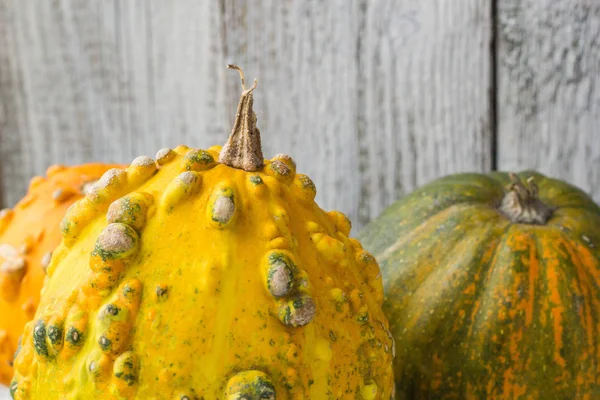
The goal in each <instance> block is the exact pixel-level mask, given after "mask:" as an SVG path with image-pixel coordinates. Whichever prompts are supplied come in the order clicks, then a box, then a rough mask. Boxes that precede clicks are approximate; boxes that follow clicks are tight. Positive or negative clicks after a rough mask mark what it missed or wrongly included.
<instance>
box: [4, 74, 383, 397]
mask: <svg viewBox="0 0 600 400" xmlns="http://www.w3.org/2000/svg"><path fill="white" fill-rule="evenodd" d="M242 78H243V77H242ZM242 82H243V80H242ZM255 87H256V83H255V85H254V86H253V87H252V88H250V89H247V90H244V92H243V93H242V96H241V100H240V105H239V107H238V113H237V115H236V122H235V125H234V128H233V132H232V134H231V136H230V138H229V141H228V143H227V144H226V145H225V146H224V147H223V148H222V149H221V148H220V147H219V146H215V147H211V148H209V149H208V150H199V149H190V148H188V147H185V146H179V147H177V148H175V149H174V150H170V149H163V150H161V151H159V153H158V154H157V157H156V160H152V159H150V158H148V157H139V158H137V159H135V160H134V161H133V162H132V163H131V165H130V166H129V167H128V168H127V169H125V170H120V169H113V170H110V171H109V172H107V173H106V174H105V175H104V176H103V177H102V179H101V180H100V181H99V182H98V183H97V184H96V187H95V188H94V189H93V190H92V192H91V193H90V194H88V195H87V196H86V197H85V198H84V199H82V200H81V201H79V202H78V203H76V204H75V205H74V206H73V207H72V208H71V209H70V210H69V212H68V213H67V216H66V217H65V219H64V220H63V224H62V230H63V234H64V239H63V243H62V244H61V245H60V247H59V248H58V250H57V251H56V252H55V255H54V256H53V259H52V262H51V264H50V266H49V267H48V275H49V277H50V278H49V280H48V282H47V284H46V285H45V287H44V290H43V293H42V298H41V303H40V307H39V309H38V311H37V313H36V315H35V318H34V320H33V321H32V322H31V323H30V324H28V325H27V326H26V328H25V331H24V334H23V338H22V345H21V348H20V349H19V351H18V354H17V357H16V360H15V370H16V373H15V376H14V379H13V381H12V383H11V392H12V393H13V396H14V398H15V399H18V400H21V399H27V400H50V399H144V400H151V399H177V400H193V399H196V400H199V399H203V400H209V399H227V400H242V399H247V400H253V399H256V400H259V399H260V400H267V399H277V400H286V399H365V400H367V399H368V400H374V399H385V400H387V399H389V398H390V396H391V395H392V390H393V389H392V387H393V373H392V358H393V351H394V350H393V339H392V337H391V335H390V333H389V332H388V321H387V319H386V318H385V316H384V315H383V313H382V311H381V303H382V298H383V295H382V284H381V277H380V274H379V268H378V266H377V263H376V262H375V260H374V258H373V257H372V256H371V255H370V254H369V253H367V252H366V251H364V250H363V249H362V247H361V245H360V243H359V242H358V241H356V240H354V239H350V238H348V234H349V232H350V221H349V220H348V219H347V218H346V217H345V216H344V215H343V214H341V213H339V212H336V211H332V212H324V211H323V210H321V209H320V208H319V207H318V206H317V204H316V203H315V202H314V198H315V194H316V190H315V185H314V184H313V182H312V181H311V180H310V179H309V178H308V177H307V176H305V175H301V174H297V173H296V166H295V164H294V162H293V160H292V159H291V158H290V157H289V156H285V155H279V156H275V157H274V158H272V159H271V160H264V159H263V156H262V150H261V148H260V134H259V131H258V129H257V128H256V116H255V114H254V112H253V111H252V91H253V89H254V88H255Z"/></svg>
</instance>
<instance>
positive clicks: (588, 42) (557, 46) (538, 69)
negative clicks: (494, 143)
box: [498, 0, 600, 201]
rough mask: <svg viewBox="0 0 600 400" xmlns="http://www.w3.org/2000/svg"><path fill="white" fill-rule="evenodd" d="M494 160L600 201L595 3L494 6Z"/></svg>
mask: <svg viewBox="0 0 600 400" xmlns="http://www.w3.org/2000/svg"><path fill="white" fill-rule="evenodd" d="M498 7H499V8H498V17H499V18H498V99H499V100H498V101H499V102H498V104H499V109H498V116H499V119H498V121H499V125H498V149H499V153H498V162H499V167H500V169H503V170H521V169H526V168H534V169H539V170H540V171H541V172H543V173H546V174H549V175H551V176H554V177H558V178H562V179H566V180H568V181H570V182H572V183H574V184H576V185H577V186H579V187H581V188H583V189H584V190H586V191H588V192H589V193H591V194H592V195H593V197H594V198H595V199H596V201H600V128H599V127H600V57H599V55H598V54H599V52H600V2H598V1H596V0H572V1H556V0H525V1H521V0H499V1H498Z"/></svg>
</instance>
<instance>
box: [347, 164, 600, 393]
mask: <svg viewBox="0 0 600 400" xmlns="http://www.w3.org/2000/svg"><path fill="white" fill-rule="evenodd" d="M519 175H520V177H521V179H522V180H525V179H526V178H528V177H530V176H535V182H536V183H537V185H538V186H539V197H540V199H541V200H542V201H543V202H544V203H545V204H547V205H549V206H551V207H553V208H554V212H553V215H552V217H551V218H550V219H549V220H548V221H547V223H546V224H545V225H542V226H540V225H537V226H536V225H524V224H513V223H511V222H510V221H509V220H508V219H507V218H506V216H504V215H503V214H502V213H501V212H499V211H498V207H499V206H500V204H501V202H502V198H503V196H504V194H505V188H506V187H507V185H508V184H509V178H508V175H507V174H504V173H492V174H487V175H483V174H481V175H480V174H459V175H453V176H448V177H446V178H443V179H439V180H437V181H435V182H432V183H430V184H428V185H426V186H424V187H422V188H421V189H419V190H417V191H415V192H414V193H412V194H411V195H409V196H407V197H405V198H403V199H401V200H400V201H398V202H396V203H395V204H393V205H392V206H391V207H389V208H388V209H387V210H386V211H385V212H384V213H383V214H382V215H381V216H380V217H379V218H377V219H376V220H375V221H374V222H372V223H371V224H370V225H369V226H367V227H366V228H365V229H364V230H363V232H361V234H360V235H359V240H360V241H361V242H362V243H363V245H364V247H365V249H367V250H368V251H369V252H371V253H372V254H373V255H375V257H376V258H377V259H378V261H379V264H380V266H381V270H382V274H383V278H384V291H385V303H384V311H385V312H386V314H387V316H388V318H389V319H390V324H391V330H392V334H393V335H394V338H395V340H396V358H395V372H396V383H397V389H398V394H399V398H400V399H464V398H466V399H471V398H472V399H505V398H506V399H597V398H600V250H599V249H600V208H599V207H598V206H597V205H596V204H595V203H594V202H593V201H592V200H591V199H590V198H589V197H588V196H587V195H586V194H585V193H584V192H582V191H581V190H579V189H577V188H575V187H573V186H571V185H569V184H567V183H564V182H561V181H558V180H553V179H550V178H547V177H544V176H543V175H540V174H537V173H534V172H524V173H521V174H519Z"/></svg>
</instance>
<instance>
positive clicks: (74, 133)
mask: <svg viewBox="0 0 600 400" xmlns="http://www.w3.org/2000/svg"><path fill="white" fill-rule="evenodd" d="M212 3H213V2H196V1H193V0H189V1H178V2H177V6H172V3H169V2H158V1H154V2H145V1H112V2H89V1H85V0H72V1H53V2H43V3H38V2H37V1H32V0H26V1H19V0H1V1H0V4H2V6H1V7H2V8H0V10H2V12H0V21H1V22H2V23H1V24H0V25H2V28H0V29H4V30H5V31H6V32H7V35H6V36H5V35H2V36H3V39H0V74H1V75H0V76H2V86H1V88H0V96H1V97H2V100H3V102H2V103H3V108H4V110H5V111H4V112H3V113H2V115H3V118H4V120H3V121H2V125H1V126H2V129H1V130H0V134H1V135H2V136H1V138H2V146H1V149H0V155H1V156H2V160H3V161H2V164H3V168H4V169H3V171H2V175H3V180H4V181H6V182H10V183H11V187H10V188H9V189H7V190H6V191H5V193H4V203H5V204H7V205H11V204H14V203H15V201H16V200H17V199H19V198H20V197H21V196H22V195H23V194H24V193H25V190H26V186H27V181H28V180H29V178H31V177H32V176H34V175H36V174H42V173H44V171H45V168H46V167H47V166H49V165H51V164H53V163H61V164H75V163H81V162H85V161H92V160H93V161H107V162H108V161H110V162H128V161H130V160H131V159H133V158H134V157H135V156H136V155H139V154H148V155H150V156H153V155H154V154H155V153H156V151H157V150H158V149H160V148H161V147H165V146H176V145H177V144H180V143H184V142H185V143H189V144H191V145H197V146H208V145H209V144H210V143H212V142H214V139H216V138H217V137H218V138H219V139H220V138H221V137H222V130H223V129H225V128H226V118H225V114H224V112H223V111H224V110H223V107H217V104H223V102H224V101H223V98H224V91H223V90H220V88H221V86H219V85H218V81H217V80H215V79H214V77H215V76H218V75H219V74H220V75H221V76H222V75H223V73H222V72H221V71H222V70H223V67H222V65H223V64H224V60H223V58H222V57H221V56H220V53H219V54H216V55H215V54H214V53H215V51H217V49H218V48H219V44H218V43H215V42H214V40H216V39H218V31H217V30H216V29H217V22H218V8H217V7H216V6H213V5H212ZM211 29H214V30H215V31H214V32H211ZM208 94H210V95H208Z"/></svg>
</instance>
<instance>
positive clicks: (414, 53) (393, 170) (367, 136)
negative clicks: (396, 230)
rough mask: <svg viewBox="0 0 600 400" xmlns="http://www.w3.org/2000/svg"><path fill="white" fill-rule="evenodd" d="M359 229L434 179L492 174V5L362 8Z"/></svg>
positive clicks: (392, 2)
mask: <svg viewBox="0 0 600 400" xmlns="http://www.w3.org/2000/svg"><path fill="white" fill-rule="evenodd" d="M367 4H368V6H366V12H365V15H366V18H367V19H366V23H365V28H364V31H363V32H361V33H362V34H363V40H362V43H363V44H362V46H361V51H360V55H359V62H360V67H361V68H360V70H361V76H360V78H359V82H361V87H360V92H361V93H362V95H361V97H360V105H359V108H358V109H359V120H358V127H359V136H358V138H359V144H358V146H359V154H360V160H361V175H360V179H361V187H360V189H361V192H360V193H361V198H360V203H359V210H360V216H359V221H360V222H361V223H365V222H367V221H369V220H370V219H371V218H373V217H374V216H376V215H377V214H379V212H380V211H382V209H383V208H384V207H385V206H387V205H388V204H390V203H391V202H393V201H394V200H395V199H397V198H398V197H399V196H400V195H401V194H404V193H408V192H410V191H412V190H414V189H415V188H416V187H417V186H419V185H422V184H423V183H426V182H428V181H430V180H432V179H435V178H437V177H440V176H443V175H446V174H449V173H454V172H462V171H487V170H489V169H490V168H491V137H492V127H491V119H490V117H491V112H490V103H491V97H490V96H491V93H490V90H491V58H492V57H491V46H490V43H491V32H492V29H491V27H492V10H491V1H483V2H482V1H480V0H462V1H458V2H457V1H450V0H449V1H410V0H403V1H396V0H380V1H369V2H365V5H367Z"/></svg>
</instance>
